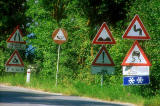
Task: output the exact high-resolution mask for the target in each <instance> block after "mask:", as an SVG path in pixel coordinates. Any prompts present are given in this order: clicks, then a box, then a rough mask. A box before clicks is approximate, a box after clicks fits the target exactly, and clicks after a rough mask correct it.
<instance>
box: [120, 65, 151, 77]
mask: <svg viewBox="0 0 160 106" xmlns="http://www.w3.org/2000/svg"><path fill="white" fill-rule="evenodd" d="M123 75H149V66H123Z"/></svg>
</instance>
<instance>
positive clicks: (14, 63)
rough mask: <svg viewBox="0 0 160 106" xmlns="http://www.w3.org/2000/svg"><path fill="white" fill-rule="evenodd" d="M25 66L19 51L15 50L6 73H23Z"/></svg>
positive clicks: (8, 62) (7, 65)
mask: <svg viewBox="0 0 160 106" xmlns="http://www.w3.org/2000/svg"><path fill="white" fill-rule="evenodd" d="M23 71H24V64H23V61H22V58H21V56H20V55H19V53H18V51H17V50H15V51H14V52H13V54H12V55H11V57H10V58H9V60H8V61H7V63H6V72H23Z"/></svg>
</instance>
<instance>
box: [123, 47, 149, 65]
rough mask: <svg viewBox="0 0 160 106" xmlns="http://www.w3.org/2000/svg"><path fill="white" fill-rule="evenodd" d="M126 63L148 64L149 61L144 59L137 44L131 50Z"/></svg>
mask: <svg viewBox="0 0 160 106" xmlns="http://www.w3.org/2000/svg"><path fill="white" fill-rule="evenodd" d="M126 63H144V64H146V63H147V61H146V60H145V59H144V57H143V55H142V53H141V51H140V50H139V48H138V46H137V45H135V47H134V48H133V50H132V51H131V53H130V55H129V57H128V59H127V60H126Z"/></svg>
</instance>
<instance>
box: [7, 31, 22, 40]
mask: <svg viewBox="0 0 160 106" xmlns="http://www.w3.org/2000/svg"><path fill="white" fill-rule="evenodd" d="M10 41H13V42H24V40H23V39H22V35H21V33H20V31H19V29H17V30H16V32H15V33H14V34H13V36H12V37H11V39H10Z"/></svg>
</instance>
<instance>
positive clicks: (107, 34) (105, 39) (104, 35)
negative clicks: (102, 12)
mask: <svg viewBox="0 0 160 106" xmlns="http://www.w3.org/2000/svg"><path fill="white" fill-rule="evenodd" d="M92 43H93V44H115V43H116V42H115V40H114V38H113V37H112V33H111V31H110V30H109V28H108V26H107V24H106V23H105V22H104V23H103V24H102V26H101V28H100V29H99V31H98V32H97V34H96V36H95V37H94V39H93V41H92Z"/></svg>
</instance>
